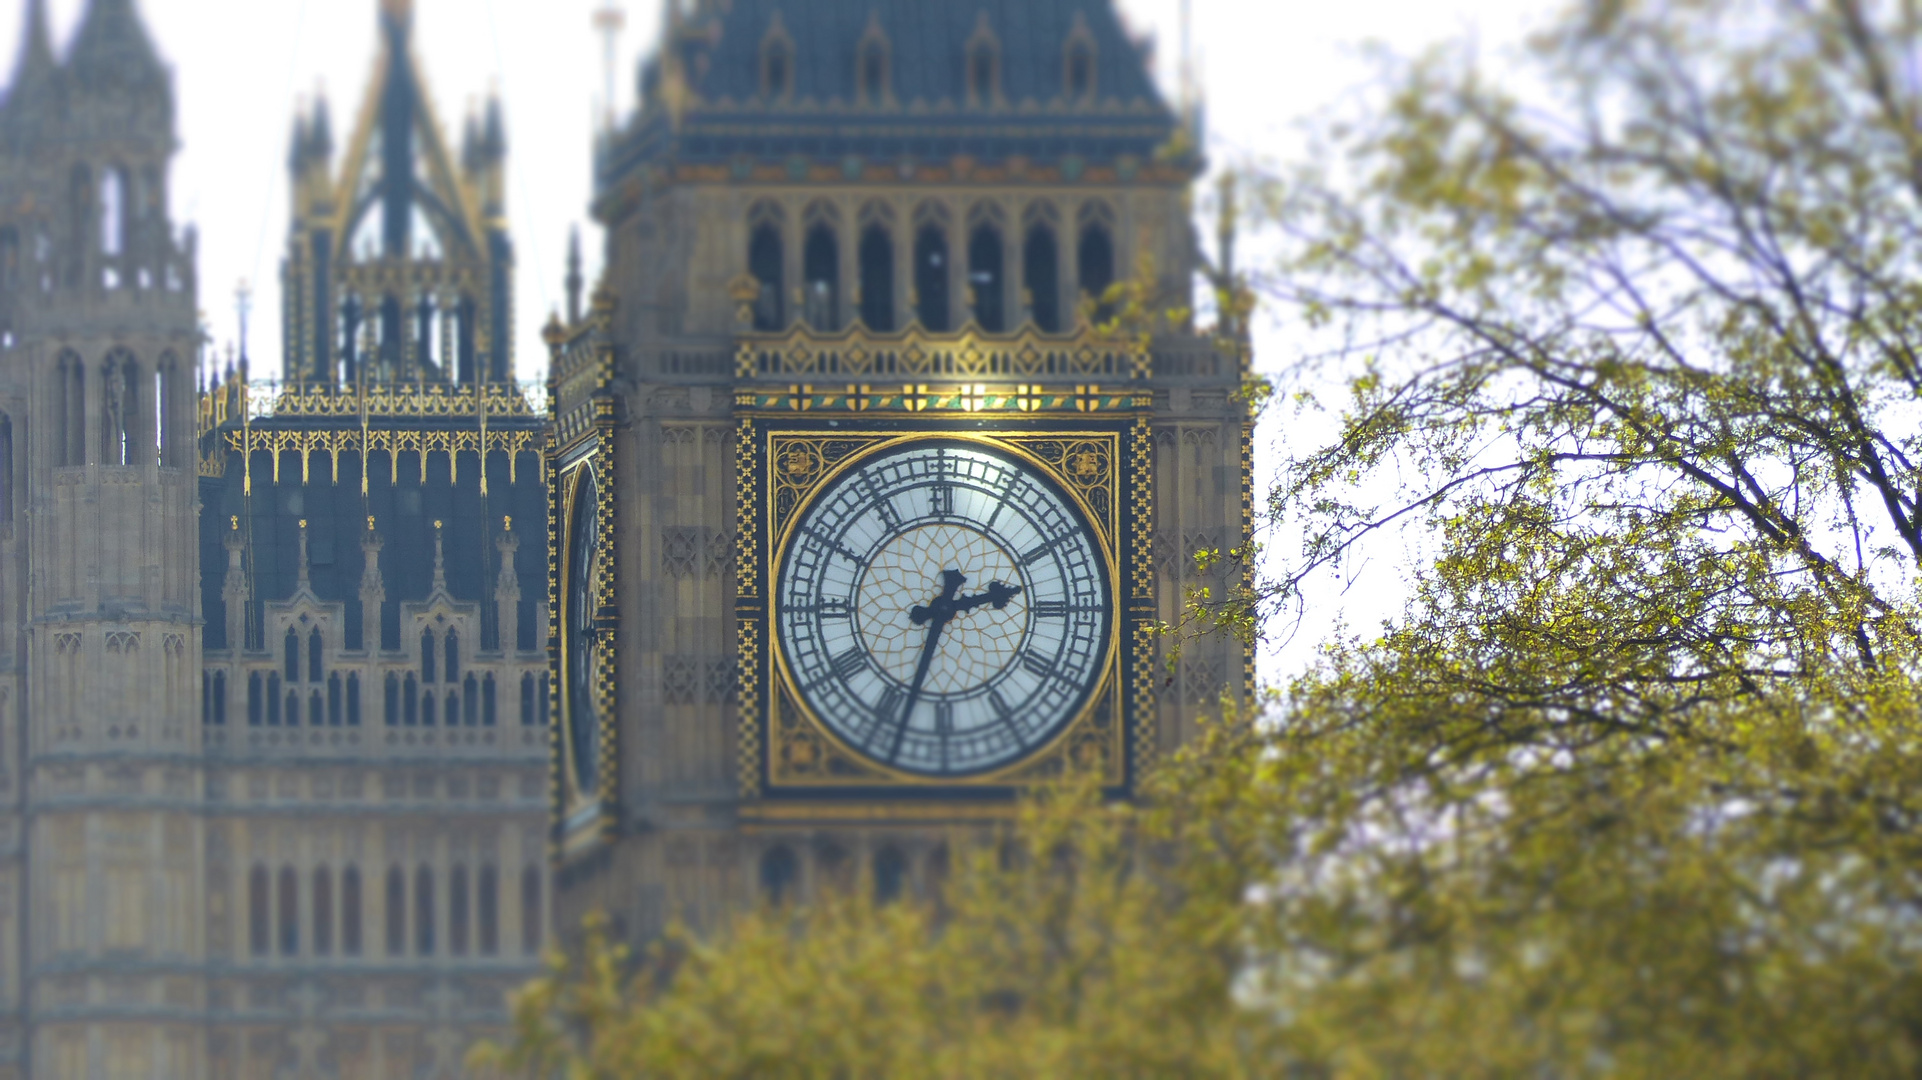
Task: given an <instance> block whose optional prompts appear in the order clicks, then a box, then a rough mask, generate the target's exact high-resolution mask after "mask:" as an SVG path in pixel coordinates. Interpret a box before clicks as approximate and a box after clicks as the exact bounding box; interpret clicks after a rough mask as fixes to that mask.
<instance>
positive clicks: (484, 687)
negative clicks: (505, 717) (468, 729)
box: [470, 671, 499, 727]
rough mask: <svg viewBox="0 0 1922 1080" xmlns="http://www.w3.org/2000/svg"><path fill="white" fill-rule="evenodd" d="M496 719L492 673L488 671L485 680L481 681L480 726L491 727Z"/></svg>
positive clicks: (496, 710) (496, 711)
mask: <svg viewBox="0 0 1922 1080" xmlns="http://www.w3.org/2000/svg"><path fill="white" fill-rule="evenodd" d="M470 694H471V691H470ZM498 719H499V711H498V703H497V702H496V700H495V694H494V673H493V672H491V671H490V672H488V673H487V678H485V679H483V680H481V726H483V727H493V726H494V724H495V723H496V722H497V720H498Z"/></svg>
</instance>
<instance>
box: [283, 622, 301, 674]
mask: <svg viewBox="0 0 1922 1080" xmlns="http://www.w3.org/2000/svg"><path fill="white" fill-rule="evenodd" d="M286 653H287V681H288V682H290V683H296V682H299V681H300V635H298V634H296V633H294V629H293V627H291V626H290V627H288V628H287V648H286Z"/></svg>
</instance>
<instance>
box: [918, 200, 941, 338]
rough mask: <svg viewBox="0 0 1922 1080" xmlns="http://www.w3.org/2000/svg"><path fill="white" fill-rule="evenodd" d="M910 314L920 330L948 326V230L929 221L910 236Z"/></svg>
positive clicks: (938, 329)
mask: <svg viewBox="0 0 1922 1080" xmlns="http://www.w3.org/2000/svg"><path fill="white" fill-rule="evenodd" d="M914 297H915V304H914V313H915V317H916V318H918V319H920V320H921V326H922V327H923V328H924V329H927V330H932V331H935V332H936V333H940V332H944V331H946V330H947V329H948V322H949V318H948V315H949V312H948V231H947V229H946V228H944V227H943V226H942V225H940V224H938V223H934V222H930V223H928V224H926V225H923V226H921V228H920V230H919V231H917V232H916V233H915V235H914Z"/></svg>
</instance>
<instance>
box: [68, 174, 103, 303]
mask: <svg viewBox="0 0 1922 1080" xmlns="http://www.w3.org/2000/svg"><path fill="white" fill-rule="evenodd" d="M67 191H68V196H69V202H68V209H69V210H70V211H71V216H70V217H69V218H68V233H69V236H70V240H69V242H68V244H67V251H68V252H69V253H70V258H69V259H68V262H67V287H68V288H78V287H79V286H80V278H81V274H82V273H83V270H84V267H85V265H86V263H85V260H84V259H83V258H82V256H83V255H84V254H85V253H86V252H88V251H90V250H92V249H93V248H94V247H96V246H97V245H98V244H99V242H100V240H99V236H98V235H97V234H96V233H97V230H98V228H99V223H98V222H96V221H95V220H94V216H93V213H94V207H95V206H96V205H97V203H98V200H96V199H95V198H94V190H93V169H92V168H91V167H90V166H88V165H87V163H86V162H84V161H83V162H79V163H77V164H75V165H74V167H73V172H72V173H70V174H69V175H68V178H67Z"/></svg>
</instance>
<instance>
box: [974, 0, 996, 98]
mask: <svg viewBox="0 0 1922 1080" xmlns="http://www.w3.org/2000/svg"><path fill="white" fill-rule="evenodd" d="M987 19H988V16H987V13H986V12H982V13H981V21H980V23H978V24H977V25H976V26H975V30H974V36H973V37H972V38H970V39H968V104H970V105H974V106H987V105H992V104H994V103H995V102H997V101H999V100H1000V98H1001V48H1000V46H999V45H998V44H996V42H995V40H994V35H993V33H992V32H991V31H989V29H988V22H987Z"/></svg>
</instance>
